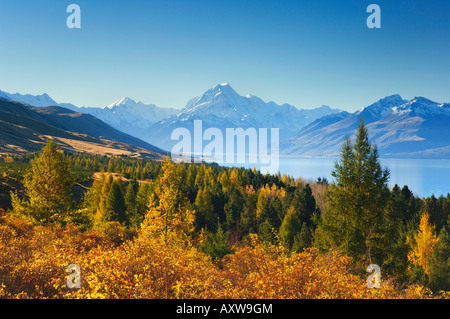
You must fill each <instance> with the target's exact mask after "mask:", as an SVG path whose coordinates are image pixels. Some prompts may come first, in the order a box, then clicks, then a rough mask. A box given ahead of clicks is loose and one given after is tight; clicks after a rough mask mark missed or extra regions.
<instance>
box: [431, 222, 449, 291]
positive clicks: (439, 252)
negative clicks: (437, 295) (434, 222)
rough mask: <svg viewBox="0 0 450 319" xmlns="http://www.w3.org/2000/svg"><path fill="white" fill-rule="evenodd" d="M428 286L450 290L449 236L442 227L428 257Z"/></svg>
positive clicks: (437, 289)
mask: <svg viewBox="0 0 450 319" xmlns="http://www.w3.org/2000/svg"><path fill="white" fill-rule="evenodd" d="M428 268H429V270H430V274H429V287H430V288H431V289H432V290H433V291H440V290H446V291H449V290H450V236H449V234H448V231H447V229H446V227H442V229H441V231H440V233H439V240H438V242H437V243H436V246H434V249H433V252H432V254H431V256H430V258H429V259H428Z"/></svg>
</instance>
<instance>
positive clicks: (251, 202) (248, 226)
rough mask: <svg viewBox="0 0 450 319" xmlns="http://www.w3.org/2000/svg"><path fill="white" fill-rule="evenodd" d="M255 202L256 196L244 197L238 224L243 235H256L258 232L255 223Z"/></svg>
mask: <svg viewBox="0 0 450 319" xmlns="http://www.w3.org/2000/svg"><path fill="white" fill-rule="evenodd" d="M256 202H257V196H256V194H248V195H247V196H246V197H245V202H244V207H243V209H242V213H241V224H240V228H241V230H242V232H243V233H244V234H250V233H256V231H257V230H258V225H257V223H256Z"/></svg>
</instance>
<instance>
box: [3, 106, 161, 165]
mask: <svg viewBox="0 0 450 319" xmlns="http://www.w3.org/2000/svg"><path fill="white" fill-rule="evenodd" d="M48 138H53V139H55V142H57V143H58V144H59V145H60V146H61V148H62V149H64V150H68V151H76V152H87V153H91V154H104V155H127V156H131V157H144V158H154V159H161V158H162V154H163V153H164V152H163V151H162V150H160V149H158V148H157V147H154V146H153V145H150V144H148V143H146V142H144V141H141V140H139V139H137V138H135V137H132V136H129V135H127V134H125V133H122V132H120V131H118V130H116V129H114V128H112V127H110V126H108V125H107V124H106V123H104V122H102V121H100V120H98V119H96V118H95V117H93V116H91V115H88V114H83V113H78V112H74V111H71V110H68V109H65V108H62V107H58V106H51V107H42V108H38V107H32V106H29V105H27V104H25V103H20V102H14V101H8V100H5V99H0V154H7V153H13V154H25V153H29V152H35V151H37V150H39V149H41V148H42V145H43V143H44V142H45V141H46V139H48Z"/></svg>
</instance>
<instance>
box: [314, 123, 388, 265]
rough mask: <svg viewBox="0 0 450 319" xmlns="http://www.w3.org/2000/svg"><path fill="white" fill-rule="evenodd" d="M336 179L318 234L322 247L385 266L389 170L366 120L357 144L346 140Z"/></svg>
mask: <svg viewBox="0 0 450 319" xmlns="http://www.w3.org/2000/svg"><path fill="white" fill-rule="evenodd" d="M332 176H333V177H334V178H335V183H334V185H332V186H331V187H330V190H329V191H328V192H327V194H326V198H325V200H326V210H325V211H324V212H322V215H321V216H322V218H321V221H320V229H319V230H318V232H317V233H316V235H317V237H318V240H317V242H318V244H319V246H321V247H322V248H325V249H328V248H330V247H333V246H334V247H338V248H339V249H340V250H341V251H342V252H344V253H345V254H347V255H349V256H351V257H353V258H354V259H355V260H362V259H364V260H365V263H367V262H369V263H379V264H381V263H382V260H379V259H380V257H379V256H380V255H382V254H380V251H381V252H382V251H383V249H385V248H386V247H381V246H382V243H383V241H382V228H383V227H382V226H383V222H384V217H385V216H384V213H385V209H386V205H387V202H388V198H389V189H388V188H387V182H388V180H389V170H388V169H384V168H382V167H381V164H380V162H379V155H378V151H377V147H376V146H375V145H372V144H371V143H370V142H369V136H368V132H367V128H366V126H365V124H364V120H363V118H361V122H360V124H359V127H358V131H357V134H356V139H355V142H354V144H353V143H352V142H351V140H350V138H347V139H346V140H345V142H344V144H343V146H342V150H341V155H340V159H339V161H338V162H336V163H335V167H334V170H333V172H332Z"/></svg>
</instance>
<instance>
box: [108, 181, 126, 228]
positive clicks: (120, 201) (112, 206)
mask: <svg viewBox="0 0 450 319" xmlns="http://www.w3.org/2000/svg"><path fill="white" fill-rule="evenodd" d="M121 183H122V181H121V180H120V179H119V180H114V181H113V182H112V184H111V188H110V190H109V194H108V197H107V198H106V211H105V220H106V221H118V222H119V223H126V222H127V214H126V211H127V207H126V205H125V198H124V196H123V191H122V189H123V187H122V186H121ZM122 184H123V183H122Z"/></svg>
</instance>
